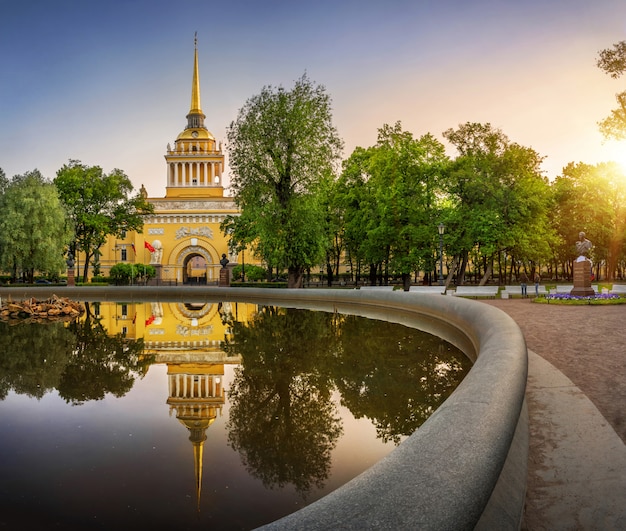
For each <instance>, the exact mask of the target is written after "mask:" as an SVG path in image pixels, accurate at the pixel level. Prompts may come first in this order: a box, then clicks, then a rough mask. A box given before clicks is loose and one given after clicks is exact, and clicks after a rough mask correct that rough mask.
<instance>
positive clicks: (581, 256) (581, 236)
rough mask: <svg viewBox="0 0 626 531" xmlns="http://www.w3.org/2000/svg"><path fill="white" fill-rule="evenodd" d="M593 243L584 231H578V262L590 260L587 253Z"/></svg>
mask: <svg viewBox="0 0 626 531" xmlns="http://www.w3.org/2000/svg"><path fill="white" fill-rule="evenodd" d="M592 247H593V244H592V243H591V242H590V241H589V240H588V239H587V238H586V237H585V233H584V232H579V233H578V241H577V242H576V252H577V253H578V258H577V259H576V261H577V262H582V261H583V260H589V258H588V257H587V255H588V254H589V251H591V249H592Z"/></svg>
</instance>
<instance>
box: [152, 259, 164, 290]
mask: <svg viewBox="0 0 626 531" xmlns="http://www.w3.org/2000/svg"><path fill="white" fill-rule="evenodd" d="M162 274H163V265H161V264H154V280H156V284H157V286H158V285H159V284H161V275H162Z"/></svg>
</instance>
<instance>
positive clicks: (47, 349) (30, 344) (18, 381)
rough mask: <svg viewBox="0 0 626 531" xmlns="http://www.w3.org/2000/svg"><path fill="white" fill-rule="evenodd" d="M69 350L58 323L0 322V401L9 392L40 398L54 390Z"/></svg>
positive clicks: (70, 340)
mask: <svg viewBox="0 0 626 531" xmlns="http://www.w3.org/2000/svg"><path fill="white" fill-rule="evenodd" d="M73 346H74V336H73V335H72V334H71V333H70V332H69V331H68V330H67V329H66V328H65V327H64V326H63V323H62V322H56V323H50V324H39V323H18V324H15V325H11V326H10V325H8V324H7V323H3V322H0V399H1V400H3V399H4V398H6V396H7V394H8V392H9V391H10V390H11V389H14V390H15V392H16V393H18V394H25V395H28V396H32V397H35V398H41V397H42V396H44V395H45V394H46V393H47V392H49V391H51V390H52V389H54V388H56V387H57V386H58V383H59V381H60V379H61V374H62V372H63V369H64V368H65V365H66V363H67V361H68V358H69V355H70V352H71V351H72V349H73Z"/></svg>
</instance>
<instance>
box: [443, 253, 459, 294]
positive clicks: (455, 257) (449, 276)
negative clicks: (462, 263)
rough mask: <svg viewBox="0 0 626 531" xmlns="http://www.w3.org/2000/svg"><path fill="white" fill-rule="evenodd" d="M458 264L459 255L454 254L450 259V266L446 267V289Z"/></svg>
mask: <svg viewBox="0 0 626 531" xmlns="http://www.w3.org/2000/svg"><path fill="white" fill-rule="evenodd" d="M458 265H459V257H458V256H457V255H455V256H454V258H453V260H452V266H451V267H450V268H449V269H448V278H446V289H448V288H449V287H450V284H451V283H452V278H453V277H454V273H455V271H456V268H457V266H458Z"/></svg>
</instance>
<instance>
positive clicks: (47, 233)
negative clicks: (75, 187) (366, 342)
mask: <svg viewBox="0 0 626 531" xmlns="http://www.w3.org/2000/svg"><path fill="white" fill-rule="evenodd" d="M0 212H1V216H0V267H1V268H2V269H4V270H6V271H11V272H12V274H13V277H14V278H15V277H16V276H17V274H18V272H22V273H23V274H24V276H25V277H26V280H28V281H29V282H32V281H33V278H34V274H35V271H39V272H43V273H47V274H59V273H60V272H61V271H62V270H63V268H64V266H65V264H64V261H63V252H62V250H63V249H64V248H65V247H66V245H67V244H68V243H69V242H70V240H71V234H70V233H69V231H68V230H67V228H66V225H67V224H66V211H65V209H64V208H63V205H62V204H61V202H60V200H59V195H58V192H57V189H56V188H55V187H54V185H53V184H52V183H50V182H47V181H46V180H45V179H44V178H43V176H42V175H41V173H39V171H37V170H34V171H32V172H28V173H26V174H24V175H16V176H15V177H14V178H13V179H12V181H11V182H10V183H8V184H7V185H6V186H4V193H2V194H1V195H0Z"/></svg>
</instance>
